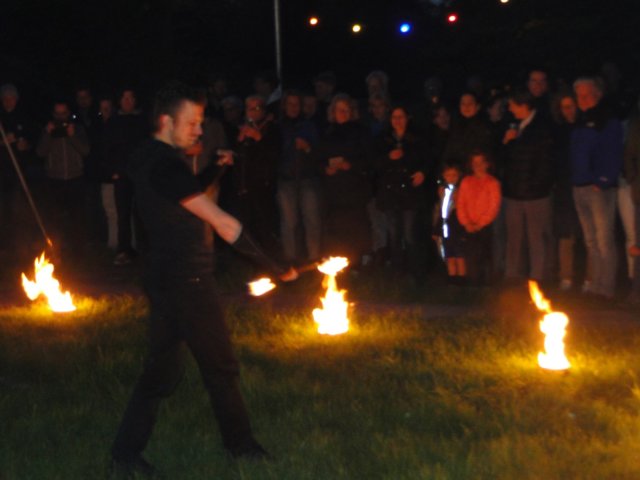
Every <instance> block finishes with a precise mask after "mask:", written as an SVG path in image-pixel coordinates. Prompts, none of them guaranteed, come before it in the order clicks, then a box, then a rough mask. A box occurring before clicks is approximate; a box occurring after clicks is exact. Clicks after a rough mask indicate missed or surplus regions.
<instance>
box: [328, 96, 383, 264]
mask: <svg viewBox="0 0 640 480" xmlns="http://www.w3.org/2000/svg"><path fill="white" fill-rule="evenodd" d="M352 118H353V107H352V101H351V97H349V96H348V95H345V94H338V95H336V96H335V97H334V98H333V100H332V101H331V105H330V107H329V120H330V127H329V129H328V130H327V131H326V132H325V134H324V135H323V136H322V137H321V140H320V143H319V144H318V148H317V158H318V160H319V161H320V163H321V166H322V168H323V169H324V181H325V186H326V197H327V212H326V219H325V243H324V248H325V252H326V254H328V255H334V256H335V255H344V256H346V257H348V258H349V261H350V262H351V264H352V265H358V264H359V263H360V262H361V260H362V256H363V255H364V254H365V253H368V252H369V250H370V249H371V227H370V225H369V220H368V217H367V203H368V201H369V199H370V198H371V194H372V193H371V180H370V173H371V144H370V142H371V140H370V137H369V135H368V134H367V132H366V130H365V129H364V128H363V127H362V126H361V125H359V124H358V123H356V122H354V121H352Z"/></svg>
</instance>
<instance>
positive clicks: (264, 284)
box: [248, 277, 276, 297]
mask: <svg viewBox="0 0 640 480" xmlns="http://www.w3.org/2000/svg"><path fill="white" fill-rule="evenodd" d="M248 285H249V293H251V295H253V296H254V297H259V296H261V295H264V294H265V293H267V292H270V291H271V290H273V289H274V288H276V284H275V283H273V282H272V281H271V279H270V278H267V277H263V278H259V279H258V280H254V281H253V282H250V283H249V284H248Z"/></svg>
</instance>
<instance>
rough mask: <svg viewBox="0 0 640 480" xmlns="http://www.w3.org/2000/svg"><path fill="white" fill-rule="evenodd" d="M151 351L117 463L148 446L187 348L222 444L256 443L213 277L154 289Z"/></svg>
mask: <svg viewBox="0 0 640 480" xmlns="http://www.w3.org/2000/svg"><path fill="white" fill-rule="evenodd" d="M148 295H149V299H150V301H151V319H150V320H151V324H150V329H149V339H150V351H149V354H148V357H147V360H146V364H145V367H144V371H143V373H142V375H141V376H140V378H139V380H138V383H137V384H136V386H135V388H134V391H133V394H132V396H131V399H130V400H129V404H128V406H127V409H126V411H125V414H124V418H123V419H122V423H121V425H120V428H119V430H118V433H117V435H116V439H115V442H114V444H113V447H112V455H113V457H114V458H117V459H123V460H126V459H131V458H134V457H136V456H137V455H139V454H140V453H141V452H142V451H143V450H144V448H145V446H146V445H147V442H148V441H149V437H150V436H151V432H152V430H153V427H154V424H155V421H156V416H157V413H158V408H159V406H160V402H161V400H162V399H163V398H166V397H168V396H169V395H171V394H172V393H173V391H174V390H175V389H176V387H177V386H178V383H179V382H180V380H181V379H182V376H183V374H184V358H185V353H186V349H187V348H188V349H189V351H191V353H192V354H193V356H194V358H195V360H196V362H197V364H198V368H199V369H200V374H201V375H202V380H203V382H204V386H205V388H206V389H207V391H208V393H209V398H210V400H211V404H212V407H213V412H214V415H215V418H216V420H217V422H218V425H219V427H220V433H221V435H222V441H223V444H224V446H225V448H227V449H228V450H234V449H236V448H240V447H242V445H245V444H246V443H247V442H249V441H250V440H251V439H252V435H251V427H250V425H249V417H248V415H247V411H246V409H245V405H244V401H243V399H242V395H241V393H240V389H239V385H238V376H239V367H238V361H237V360H236V357H235V354H234V352H233V349H232V345H231V339H230V336H229V331H228V330H227V326H226V324H225V321H224V315H223V310H222V308H221V306H220V303H219V301H218V298H217V295H216V286H215V282H214V280H213V278H212V277H210V276H207V277H200V278H192V279H182V280H180V281H177V280H175V279H174V280H173V281H172V282H171V283H170V284H169V282H161V281H158V280H157V279H156V280H154V281H153V284H152V285H148Z"/></svg>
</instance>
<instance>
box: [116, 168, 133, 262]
mask: <svg viewBox="0 0 640 480" xmlns="http://www.w3.org/2000/svg"><path fill="white" fill-rule="evenodd" d="M113 194H114V197H115V200H116V213H117V215H118V246H117V248H116V251H117V252H118V253H121V252H127V253H129V252H131V251H133V246H132V229H131V222H132V213H133V185H132V184H131V182H130V181H129V179H127V178H124V177H122V178H119V179H118V180H116V181H115V182H114V183H113Z"/></svg>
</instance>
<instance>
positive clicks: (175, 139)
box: [111, 84, 297, 475]
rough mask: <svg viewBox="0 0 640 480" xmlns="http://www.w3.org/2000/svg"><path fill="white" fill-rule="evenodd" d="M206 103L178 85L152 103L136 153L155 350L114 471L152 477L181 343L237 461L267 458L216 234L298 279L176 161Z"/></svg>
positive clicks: (116, 448) (194, 134)
mask: <svg viewBox="0 0 640 480" xmlns="http://www.w3.org/2000/svg"><path fill="white" fill-rule="evenodd" d="M203 114H204V105H203V104H202V103H201V102H199V96H198V95H196V93H195V92H193V91H192V90H191V89H190V88H189V87H186V86H185V85H182V84H171V85H168V86H166V87H165V88H164V89H162V90H161V91H160V92H158V96H157V98H156V105H155V111H154V119H155V122H156V124H155V128H156V131H155V134H154V138H153V139H149V140H148V141H147V142H145V143H144V144H143V145H142V146H141V147H140V148H139V149H138V150H137V152H136V153H135V154H134V155H133V157H132V159H131V162H130V165H129V173H130V176H131V178H132V180H133V184H134V187H135V195H136V200H137V202H138V208H139V213H140V216H141V218H142V221H143V223H144V226H145V228H146V230H147V234H148V237H149V243H150V251H149V264H148V267H147V272H146V273H147V275H146V282H145V283H146V288H147V292H148V296H149V299H150V304H151V315H150V331H149V337H150V351H149V354H148V358H147V361H146V364H145V368H144V371H143V373H142V375H141V377H140V379H139V380H138V383H137V385H136V387H135V389H134V392H133V395H132V397H131V399H130V401H129V405H128V407H127V409H126V412H125V414H124V418H123V420H122V423H121V425H120V429H119V431H118V434H117V436H116V439H115V442H114V445H113V447H112V451H111V453H112V457H113V467H114V470H115V471H116V472H118V473H124V474H126V475H131V474H134V473H142V474H147V475H149V474H152V473H153V468H152V467H151V466H150V465H149V464H148V463H147V462H146V461H145V460H144V458H143V457H142V456H141V453H142V451H143V450H144V448H145V446H146V444H147V442H148V440H149V437H150V436H151V432H152V429H153V426H154V423H155V419H156V415H157V411H158V407H159V404H160V401H161V400H162V398H165V397H167V396H169V395H170V394H171V393H172V392H173V391H174V390H175V388H176V386H177V385H178V383H179V381H180V379H181V378H182V375H183V371H184V365H183V359H184V353H185V346H186V347H188V349H189V350H190V351H191V353H192V354H193V356H194V357H195V359H196V362H197V364H198V367H199V369H200V372H201V374H202V378H203V381H204V384H205V387H206V388H207V390H208V392H209V396H210V399H211V403H212V406H213V410H214V414H215V417H216V419H217V421H218V425H219V427H220V432H221V435H222V441H223V444H224V447H225V449H226V450H227V451H228V452H229V454H230V455H231V456H232V457H234V458H238V457H249V458H263V457H265V456H266V455H267V453H266V452H265V451H264V449H263V448H262V447H261V446H260V444H258V442H257V441H256V440H255V439H254V437H253V435H252V432H251V427H250V424H249V418H248V415H247V412H246V410H245V406H244V402H243V399H242V396H241V394H240V390H239V388H238V375H239V367H238V362H237V360H236V357H235V355H234V353H233V349H232V345H231V340H230V336H229V332H228V330H227V327H226V324H225V321H224V313H223V310H222V308H221V306H220V303H219V301H218V298H217V295H216V286H215V282H214V279H213V265H212V249H213V232H212V228H213V230H215V231H216V232H217V233H218V235H220V237H222V238H223V239H224V240H225V241H227V242H229V243H230V244H232V245H233V246H234V247H235V248H236V249H237V250H239V251H240V252H241V253H244V254H246V255H249V256H251V257H253V258H254V259H255V260H257V261H259V262H261V263H263V264H264V265H265V266H267V267H269V268H270V269H271V270H272V271H274V272H275V274H277V275H278V276H279V277H280V278H281V279H282V280H293V279H295V278H296V277H297V273H296V272H295V271H294V270H289V271H286V270H285V269H282V268H279V267H278V266H277V265H276V264H274V263H273V262H271V261H270V259H269V258H267V257H266V256H265V255H264V254H263V253H262V252H261V250H260V249H259V248H258V247H257V246H256V244H255V243H253V241H252V240H251V239H250V238H249V236H248V235H247V233H246V232H244V231H243V228H242V225H241V224H240V223H239V222H238V220H236V219H235V218H234V217H232V216H230V215H229V214H227V213H226V212H224V211H223V210H221V209H220V208H219V207H218V206H217V205H216V204H215V203H213V202H212V201H211V200H210V199H209V198H208V197H207V196H206V195H205V194H204V193H203V188H202V186H201V185H200V183H199V182H198V178H196V177H195V176H194V175H193V174H192V173H191V171H190V170H189V168H188V166H187V165H186V164H185V163H184V162H183V160H182V159H181V157H180V152H179V149H186V148H188V147H190V146H191V145H193V144H194V143H195V142H196V141H197V139H198V137H199V136H200V135H201V134H202V128H201V124H202V121H203V118H204V117H203Z"/></svg>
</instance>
